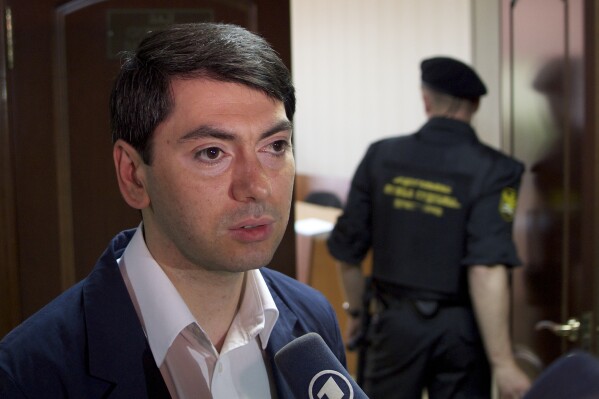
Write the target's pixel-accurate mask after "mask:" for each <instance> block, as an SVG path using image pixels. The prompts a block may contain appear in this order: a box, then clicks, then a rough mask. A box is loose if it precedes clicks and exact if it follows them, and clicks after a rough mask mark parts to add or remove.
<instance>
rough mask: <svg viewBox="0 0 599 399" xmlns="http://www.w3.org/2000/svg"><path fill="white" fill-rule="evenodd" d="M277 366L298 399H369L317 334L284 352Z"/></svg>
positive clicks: (300, 338)
mask: <svg viewBox="0 0 599 399" xmlns="http://www.w3.org/2000/svg"><path fill="white" fill-rule="evenodd" d="M275 364H276V365H277V368H278V369H279V370H280V371H281V374H282V375H283V377H284V379H285V381H286V382H287V384H288V385H289V387H290V388H291V391H292V392H293V394H294V395H295V397H296V398H297V399H305V398H309V399H368V396H366V394H365V393H364V391H362V389H361V388H360V387H359V386H358V384H357V383H356V382H355V381H354V379H353V378H352V377H351V376H350V375H349V373H348V372H347V370H346V369H345V367H343V365H342V364H341V362H340V361H339V360H338V359H337V358H336V357H335V355H333V352H331V350H330V349H329V347H328V346H327V345H326V344H325V342H324V340H323V339H322V337H321V336H320V335H318V334H316V333H313V332H312V333H308V334H305V335H302V336H301V337H299V338H296V339H294V340H293V341H291V342H290V343H288V344H287V345H285V346H284V347H283V348H281V350H279V351H278V352H277V353H276V354H275Z"/></svg>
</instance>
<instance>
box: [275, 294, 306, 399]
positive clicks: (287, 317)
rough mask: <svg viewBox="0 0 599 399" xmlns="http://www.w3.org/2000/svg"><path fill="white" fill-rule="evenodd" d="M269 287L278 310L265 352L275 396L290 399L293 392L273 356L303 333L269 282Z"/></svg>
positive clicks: (292, 396)
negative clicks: (273, 383) (275, 392)
mask: <svg viewBox="0 0 599 399" xmlns="http://www.w3.org/2000/svg"><path fill="white" fill-rule="evenodd" d="M269 289H270V293H271V294H272V297H273V299H274V301H275V304H276V305H277V309H278V310H279V318H278V319H277V323H276V324H275V326H274V328H273V330H272V332H271V334H270V338H269V339H268V345H267V346H266V353H267V355H268V359H269V360H270V369H271V370H272V376H273V380H274V382H275V385H276V388H277V397H278V398H279V399H291V398H294V395H293V392H291V391H290V390H289V386H288V385H287V382H285V379H284V378H283V376H282V375H281V373H280V372H279V370H278V368H277V365H276V364H275V362H274V358H275V354H276V353H277V352H278V351H279V350H281V348H283V347H284V346H285V345H286V344H288V343H289V342H291V341H293V340H294V339H295V338H297V337H299V336H300V335H302V334H303V333H302V332H301V331H298V329H297V327H298V326H297V321H298V320H297V317H296V316H295V314H294V313H293V312H291V310H290V309H289V308H288V307H287V305H286V304H285V302H283V301H282V300H281V298H280V297H279V296H278V295H277V293H276V292H275V291H273V290H272V289H271V288H270V284H269Z"/></svg>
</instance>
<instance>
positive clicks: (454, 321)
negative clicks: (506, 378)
mask: <svg viewBox="0 0 599 399" xmlns="http://www.w3.org/2000/svg"><path fill="white" fill-rule="evenodd" d="M368 341H369V346H368V350H367V351H366V359H365V369H364V383H363V389H364V391H365V392H366V394H367V395H368V396H369V398H370V399H421V398H422V392H423V389H425V388H426V390H427V391H428V395H429V398H430V399H449V398H451V399H461V398H464V399H489V398H490V397H491V371H490V367H489V363H488V361H487V357H486V355H485V352H484V347H483V344H482V340H481V338H480V335H479V333H478V328H477V326H476V320H475V318H474V314H473V311H472V309H471V308H469V307H463V306H448V307H441V308H440V309H439V310H438V311H437V312H436V313H435V314H434V315H431V316H425V315H423V314H422V313H421V312H419V311H418V310H417V309H416V307H415V306H414V304H413V303H412V302H411V301H409V300H401V301H397V302H394V303H393V304H392V305H390V306H389V307H388V308H387V309H385V310H383V311H381V312H380V313H378V314H376V315H375V316H374V318H373V320H372V323H371V325H370V327H369V331H368Z"/></svg>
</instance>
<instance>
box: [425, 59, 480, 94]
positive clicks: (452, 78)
mask: <svg viewBox="0 0 599 399" xmlns="http://www.w3.org/2000/svg"><path fill="white" fill-rule="evenodd" d="M420 70H421V71H422V82H423V83H425V84H426V85H428V86H429V87H430V88H431V89H433V90H436V91H439V92H441V93H446V94H450V95H452V96H454V97H460V98H469V99H474V98H478V97H480V96H482V95H484V94H487V88H486V87H485V84H484V83H483V81H482V80H481V79H480V77H479V76H478V75H477V73H476V72H475V71H474V69H472V68H470V67H469V66H468V65H466V64H464V63H463V62H461V61H458V60H454V59H453V58H448V57H434V58H429V59H426V60H424V61H422V63H421V64H420Z"/></svg>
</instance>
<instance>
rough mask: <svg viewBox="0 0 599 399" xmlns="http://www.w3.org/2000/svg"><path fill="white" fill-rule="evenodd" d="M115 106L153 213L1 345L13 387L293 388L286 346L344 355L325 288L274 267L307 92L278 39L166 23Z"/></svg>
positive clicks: (177, 392)
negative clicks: (313, 338) (298, 340)
mask: <svg viewBox="0 0 599 399" xmlns="http://www.w3.org/2000/svg"><path fill="white" fill-rule="evenodd" d="M110 110H111V126H112V134H113V142H114V146H113V158H114V164H115V169H116V175H117V180H118V185H119V188H120V190H121V193H122V196H123V198H124V200H125V201H126V202H127V203H128V204H129V205H130V206H132V207H133V208H135V209H139V210H140V211H141V215H142V222H141V223H140V225H139V226H138V227H137V228H136V229H133V230H129V231H125V232H121V233H120V234H118V235H117V236H116V237H115V238H114V239H113V240H112V242H111V243H110V245H109V247H108V248H107V249H106V251H105V252H104V254H103V255H102V256H101V257H100V259H99V261H98V262H97V264H96V266H95V268H94V269H93V271H92V272H91V274H90V275H89V276H88V277H87V278H86V279H84V280H83V281H81V282H80V283H78V284H77V285H75V286H74V287H72V288H71V289H69V290H68V291H66V292H65V293H63V294H62V295H60V296H59V297H58V298H56V299H55V300H54V301H52V302H51V303H50V304H48V305H47V306H46V307H45V308H43V309H42V310H41V311H39V312H38V313H37V314H35V315H33V316H32V317H31V318H29V319H28V320H26V321H25V322H24V323H23V324H22V325H20V326H19V327H17V328H16V329H15V330H13V331H12V332H11V333H9V334H8V335H7V336H6V337H5V338H4V339H3V340H2V341H1V343H0V397H2V398H63V397H65V398H66V397H69V398H146V397H156V398H158V397H161V398H168V397H172V398H191V397H194V398H211V397H214V398H227V399H229V398H269V397H278V398H288V397H292V393H291V392H290V389H289V387H288V386H287V384H286V383H285V381H284V380H283V379H282V377H281V375H280V374H279V373H278V372H277V369H276V367H275V366H274V363H273V356H274V354H275V353H276V352H277V351H278V350H279V349H280V348H281V347H282V346H284V345H285V344H286V343H288V342H290V341H291V340H293V339H294V338H295V337H298V336H300V335H303V334H305V333H307V332H316V333H318V334H320V335H321V336H322V337H323V338H324V340H325V342H326V343H327V344H328V346H329V347H330V348H331V350H332V352H333V353H334V354H335V356H336V357H337V358H338V359H339V360H340V361H341V363H342V364H344V363H345V355H344V349H343V345H342V340H341V337H340V334H339V328H338V326H337V322H336V318H335V314H334V312H333V310H332V308H331V306H330V305H329V304H328V302H327V301H326V300H325V299H324V297H323V296H322V295H321V294H319V293H317V292H316V291H314V290H312V289H311V288H309V287H307V286H304V285H301V284H299V283H297V282H296V281H295V280H293V279H291V278H289V277H286V276H283V275H282V274H280V273H277V272H275V271H272V270H269V269H267V268H264V267H263V266H264V265H266V264H268V263H269V262H270V260H271V259H272V256H273V254H274V252H275V249H276V248H277V246H278V245H279V243H280V241H281V239H282V237H283V234H284V231H285V228H286V225H287V222H288V218H289V209H290V205H291V199H292V190H293V180H294V175H295V165H294V158H293V153H292V150H291V134H292V120H293V114H294V111H295V94H294V88H293V85H292V83H291V78H290V74H289V71H288V70H287V68H286V67H285V66H284V64H283V63H282V61H281V60H280V59H279V57H278V56H277V55H276V53H275V52H274V51H273V49H272V48H271V47H270V46H269V45H268V44H267V43H266V42H265V41H264V40H263V39H262V38H260V37H258V36H257V35H255V34H252V33H250V32H248V31H246V30H244V29H242V28H240V27H237V26H233V25H224V24H211V23H205V24H204V23H203V24H186V25H175V26H172V27H169V28H166V29H164V30H161V31H156V32H152V33H150V34H148V35H147V36H146V38H145V39H144V40H143V41H142V42H141V43H140V45H139V47H138V49H137V51H136V52H135V53H134V54H131V55H130V56H129V57H128V58H127V59H126V61H125V62H124V64H123V66H122V68H121V71H120V73H119V75H118V77H117V79H116V82H115V85H114V88H113V91H112V94H111V100H110ZM300 366H301V365H298V367H300Z"/></svg>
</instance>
